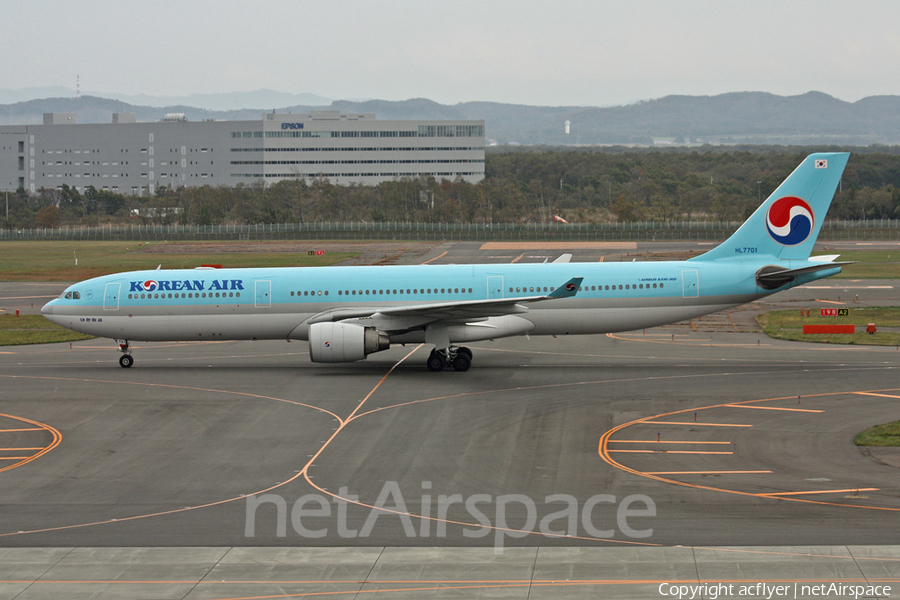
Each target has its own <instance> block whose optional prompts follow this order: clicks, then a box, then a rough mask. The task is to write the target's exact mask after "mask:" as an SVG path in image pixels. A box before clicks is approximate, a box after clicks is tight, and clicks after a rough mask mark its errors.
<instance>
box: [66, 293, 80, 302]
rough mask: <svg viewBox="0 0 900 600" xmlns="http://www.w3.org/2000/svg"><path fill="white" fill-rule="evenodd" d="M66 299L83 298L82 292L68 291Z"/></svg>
mask: <svg viewBox="0 0 900 600" xmlns="http://www.w3.org/2000/svg"><path fill="white" fill-rule="evenodd" d="M65 299H66V300H81V292H66V295H65Z"/></svg>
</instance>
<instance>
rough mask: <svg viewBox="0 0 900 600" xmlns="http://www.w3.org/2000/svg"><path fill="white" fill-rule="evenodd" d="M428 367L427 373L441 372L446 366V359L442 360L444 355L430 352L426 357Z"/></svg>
mask: <svg viewBox="0 0 900 600" xmlns="http://www.w3.org/2000/svg"><path fill="white" fill-rule="evenodd" d="M426 364H427V365H428V370H429V371H435V372H437V371H443V370H444V367H446V366H447V359H445V358H444V355H443V354H441V353H440V352H432V353H431V354H430V355H429V356H428V362H427V363H426Z"/></svg>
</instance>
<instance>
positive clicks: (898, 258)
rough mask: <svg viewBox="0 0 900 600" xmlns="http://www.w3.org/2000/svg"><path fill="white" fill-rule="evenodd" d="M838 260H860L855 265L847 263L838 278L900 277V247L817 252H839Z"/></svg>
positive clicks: (822, 252)
mask: <svg viewBox="0 0 900 600" xmlns="http://www.w3.org/2000/svg"><path fill="white" fill-rule="evenodd" d="M838 252H840V255H841V256H840V258H838V259H837V260H838V261H839V262H840V261H848V260H855V261H858V262H857V264H855V265H847V266H846V267H844V268H843V270H842V271H841V273H840V275H835V278H837V279H897V278H898V277H900V249H898V250H846V251H843V250H835V251H834V252H832V251H830V250H828V249H827V248H826V249H824V250H823V251H821V252H819V251H816V252H815V254H832V253H833V254H837V253H838Z"/></svg>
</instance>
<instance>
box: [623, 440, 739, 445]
mask: <svg viewBox="0 0 900 600" xmlns="http://www.w3.org/2000/svg"><path fill="white" fill-rule="evenodd" d="M616 442H618V443H620V444H730V443H731V442H701V441H691V440H609V443H610V444H613V443H616Z"/></svg>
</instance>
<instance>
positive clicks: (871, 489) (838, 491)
mask: <svg viewBox="0 0 900 600" xmlns="http://www.w3.org/2000/svg"><path fill="white" fill-rule="evenodd" d="M877 491H879V490H878V488H853V489H851V490H812V491H809V492H772V493H771V494H760V495H762V496H805V495H808V494H846V493H850V492H877Z"/></svg>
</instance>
